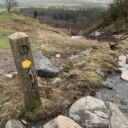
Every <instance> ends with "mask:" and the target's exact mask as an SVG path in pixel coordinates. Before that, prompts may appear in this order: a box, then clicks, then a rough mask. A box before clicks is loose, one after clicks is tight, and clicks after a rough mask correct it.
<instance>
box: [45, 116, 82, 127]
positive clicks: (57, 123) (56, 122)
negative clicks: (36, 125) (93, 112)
mask: <svg viewBox="0 0 128 128" xmlns="http://www.w3.org/2000/svg"><path fill="white" fill-rule="evenodd" d="M43 128H82V127H81V126H80V125H79V124H77V123H76V122H74V121H73V120H72V119H70V118H68V117H66V116H62V115H60V116H58V117H57V118H55V119H53V120H51V121H50V122H48V123H47V124H46V125H44V126H43Z"/></svg>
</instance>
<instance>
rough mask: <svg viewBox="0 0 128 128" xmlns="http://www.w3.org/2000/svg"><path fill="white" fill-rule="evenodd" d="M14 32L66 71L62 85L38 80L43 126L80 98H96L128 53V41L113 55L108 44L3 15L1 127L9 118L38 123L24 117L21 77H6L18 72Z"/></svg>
mask: <svg viewBox="0 0 128 128" xmlns="http://www.w3.org/2000/svg"><path fill="white" fill-rule="evenodd" d="M14 32H25V33H26V34H28V35H29V37H30V42H31V45H32V50H33V52H34V51H38V50H41V51H42V53H43V55H45V56H47V57H48V58H50V60H51V61H52V63H54V65H56V66H57V67H60V68H62V69H63V71H62V72H61V73H60V74H59V76H58V77H57V78H59V80H60V81H59V82H55V80H56V78H40V77H38V82H39V90H40V94H41V100H42V110H41V115H40V116H39V117H38V118H40V119H43V121H44V122H45V121H46V120H50V119H51V118H52V117H55V116H56V115H58V114H63V113H66V111H67V109H68V108H69V106H70V105H71V104H72V103H73V102H74V101H75V100H77V99H79V98H80V97H82V96H86V95H93V96H94V95H95V91H96V89H97V88H100V87H102V86H103V82H104V80H105V78H106V76H108V75H109V74H112V73H113V72H114V71H115V68H116V67H117V59H118V56H119V55H120V54H122V53H126V51H127V49H128V45H127V44H128V42H127V41H124V42H123V43H121V44H120V45H119V46H118V48H117V49H116V50H115V51H112V50H111V49H110V47H109V42H98V41H92V40H87V39H85V38H81V39H72V38H71V37H70V36H68V35H67V34H66V33H65V32H64V31H63V29H61V28H59V29H55V28H53V27H51V26H49V25H47V24H40V23H39V22H38V20H36V19H33V18H30V17H27V16H23V15H21V14H16V13H10V14H8V13H6V12H1V13H0V39H1V40H0V54H1V56H0V62H1V63H0V89H2V90H0V91H1V92H2V93H0V99H1V100H0V122H1V123H0V127H3V126H4V124H5V122H6V121H7V120H8V119H10V118H19V117H22V118H23V117H24V118H25V119H28V120H29V121H34V122H35V121H36V119H37V116H36V114H34V115H32V114H31V113H25V115H23V113H24V111H25V110H24V107H23V95H22V93H21V90H20V88H19V84H20V82H19V78H18V76H17V75H14V77H13V78H9V77H7V74H10V73H12V72H13V73H14V72H16V69H15V66H14V61H13V56H12V53H11V50H10V47H9V42H8V36H9V35H10V34H12V33H14ZM58 54H59V57H58ZM103 74H105V75H103ZM10 97H11V98H10ZM62 101H63V102H62Z"/></svg>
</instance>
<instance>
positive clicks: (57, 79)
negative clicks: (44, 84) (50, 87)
mask: <svg viewBox="0 0 128 128" xmlns="http://www.w3.org/2000/svg"><path fill="white" fill-rule="evenodd" d="M61 82H62V79H60V78H59V77H57V78H55V79H54V80H53V82H52V84H58V83H61Z"/></svg>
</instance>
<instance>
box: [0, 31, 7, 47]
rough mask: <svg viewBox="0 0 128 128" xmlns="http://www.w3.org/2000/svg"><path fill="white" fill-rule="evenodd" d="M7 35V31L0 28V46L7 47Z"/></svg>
mask: <svg viewBox="0 0 128 128" xmlns="http://www.w3.org/2000/svg"><path fill="white" fill-rule="evenodd" d="M8 36H9V32H7V31H5V30H3V29H0V48H9V41H8Z"/></svg>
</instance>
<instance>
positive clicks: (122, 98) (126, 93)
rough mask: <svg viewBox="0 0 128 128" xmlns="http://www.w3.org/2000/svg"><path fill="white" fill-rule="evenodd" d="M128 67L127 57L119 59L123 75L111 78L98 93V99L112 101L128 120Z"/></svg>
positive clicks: (115, 75)
mask: <svg viewBox="0 0 128 128" xmlns="http://www.w3.org/2000/svg"><path fill="white" fill-rule="evenodd" d="M127 67H128V65H127V64H126V56H124V55H121V56H120V57H119V69H120V70H121V74H114V75H113V76H109V77H108V78H107V80H106V82H105V83H104V84H105V87H106V88H103V89H100V90H98V91H97V97H98V98H100V99H102V100H104V101H110V102H113V103H115V104H117V105H118V107H119V108H120V110H121V111H122V112H123V113H124V114H125V115H126V116H127V118H128V78H127V77H128V68H127Z"/></svg>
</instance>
